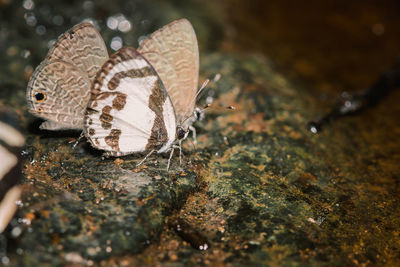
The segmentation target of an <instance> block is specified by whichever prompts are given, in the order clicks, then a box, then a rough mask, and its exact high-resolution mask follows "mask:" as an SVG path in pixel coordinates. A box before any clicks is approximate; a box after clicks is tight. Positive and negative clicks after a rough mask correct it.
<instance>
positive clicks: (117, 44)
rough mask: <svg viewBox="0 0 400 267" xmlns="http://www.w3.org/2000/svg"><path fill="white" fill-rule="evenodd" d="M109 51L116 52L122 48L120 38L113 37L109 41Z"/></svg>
mask: <svg viewBox="0 0 400 267" xmlns="http://www.w3.org/2000/svg"><path fill="white" fill-rule="evenodd" d="M110 47H111V49H113V50H115V51H117V50H118V49H120V48H121V47H122V38H121V37H119V36H115V37H113V38H112V39H111V44H110Z"/></svg>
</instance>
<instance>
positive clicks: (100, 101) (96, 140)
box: [84, 47, 176, 156]
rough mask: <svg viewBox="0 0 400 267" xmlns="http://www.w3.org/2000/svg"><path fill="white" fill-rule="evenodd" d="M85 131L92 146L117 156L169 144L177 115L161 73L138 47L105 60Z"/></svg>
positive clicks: (98, 76) (97, 77) (94, 84)
mask: <svg viewBox="0 0 400 267" xmlns="http://www.w3.org/2000/svg"><path fill="white" fill-rule="evenodd" d="M91 94H92V95H91V98H90V101H89V104H88V107H87V110H86V114H85V127H84V132H85V135H86V137H87V138H88V140H89V142H90V143H91V144H92V146H93V147H95V148H97V149H102V150H105V151H108V152H109V154H111V155H114V156H121V155H126V154H130V153H134V152H140V151H146V150H152V149H154V150H157V151H158V152H159V153H161V152H164V151H166V150H167V149H169V148H170V146H171V145H172V143H173V142H174V141H175V133H176V119H175V112H174V108H173V106H172V103H171V100H170V99H169V97H168V94H167V92H166V90H165V89H164V86H163V84H162V82H161V80H160V78H159V77H158V75H157V73H156V72H155V70H154V69H153V67H152V66H151V65H150V64H149V62H148V61H147V60H146V59H144V58H143V57H142V56H141V55H140V54H139V53H138V52H137V51H136V50H135V49H134V48H131V47H124V48H122V49H120V50H119V51H117V52H116V53H115V54H114V55H112V56H111V57H110V59H109V60H107V61H106V63H104V65H103V68H102V69H101V71H100V72H99V73H98V75H97V76H96V79H95V82H94V83H93V86H92V92H91Z"/></svg>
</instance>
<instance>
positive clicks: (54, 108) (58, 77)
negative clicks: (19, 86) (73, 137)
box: [27, 60, 91, 130]
mask: <svg viewBox="0 0 400 267" xmlns="http://www.w3.org/2000/svg"><path fill="white" fill-rule="evenodd" d="M90 87H91V82H90V80H89V78H88V77H87V74H86V73H84V72H82V71H81V70H80V69H78V68H77V67H75V66H74V65H72V64H70V63H68V62H64V61H61V60H56V61H44V62H42V63H41V64H40V65H39V66H38V67H37V68H36V70H35V72H34V73H33V75H32V77H31V79H30V81H29V83H28V88H27V101H28V107H29V111H30V112H31V113H33V114H35V115H36V116H38V117H41V118H44V119H47V120H49V121H46V122H44V123H43V124H42V125H41V128H42V129H48V130H58V129H82V127H83V115H84V112H85V109H86V105H87V102H88V101H89V98H90Z"/></svg>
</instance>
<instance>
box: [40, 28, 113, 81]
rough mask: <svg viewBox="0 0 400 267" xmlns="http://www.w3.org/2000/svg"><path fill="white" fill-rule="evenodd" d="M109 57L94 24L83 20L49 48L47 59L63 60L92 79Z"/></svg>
mask: <svg viewBox="0 0 400 267" xmlns="http://www.w3.org/2000/svg"><path fill="white" fill-rule="evenodd" d="M107 59H108V52H107V47H106V45H105V43H104V40H103V38H102V37H101V35H100V33H99V32H98V31H97V29H96V28H95V27H94V26H93V24H91V23H89V22H83V23H80V24H78V25H76V26H74V27H73V28H72V29H70V30H68V31H67V32H65V33H64V34H62V35H61V36H60V37H58V40H57V42H56V43H55V44H54V45H53V47H52V48H51V49H50V50H49V53H48V54H47V60H49V61H53V60H63V61H66V62H68V63H71V64H73V65H75V66H76V67H77V68H79V69H81V70H82V72H86V73H87V74H88V77H89V79H90V81H93V80H94V77H95V76H96V74H97V72H98V71H99V70H100V69H101V66H103V64H104V62H105V61H106V60H107Z"/></svg>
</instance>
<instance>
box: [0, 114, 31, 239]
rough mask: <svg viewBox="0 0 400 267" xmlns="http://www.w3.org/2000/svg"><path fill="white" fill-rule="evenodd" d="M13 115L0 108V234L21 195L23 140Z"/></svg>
mask: <svg viewBox="0 0 400 267" xmlns="http://www.w3.org/2000/svg"><path fill="white" fill-rule="evenodd" d="M14 115H15V114H14V113H12V112H10V111H9V110H8V109H6V108H4V107H1V106H0V161H1V164H0V234H1V233H2V232H3V231H4V229H5V228H6V227H7V225H8V223H9V221H10V220H11V218H12V216H13V215H14V213H15V211H16V209H17V204H16V201H17V200H18V199H19V198H20V195H21V187H20V186H19V183H20V180H21V176H22V175H21V174H22V171H21V149H22V146H23V145H24V143H25V138H24V136H23V135H22V133H21V132H20V131H19V130H18V129H17V128H18V127H17V126H18V125H17V124H16V122H17V120H16V118H15V117H16V116H14Z"/></svg>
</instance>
